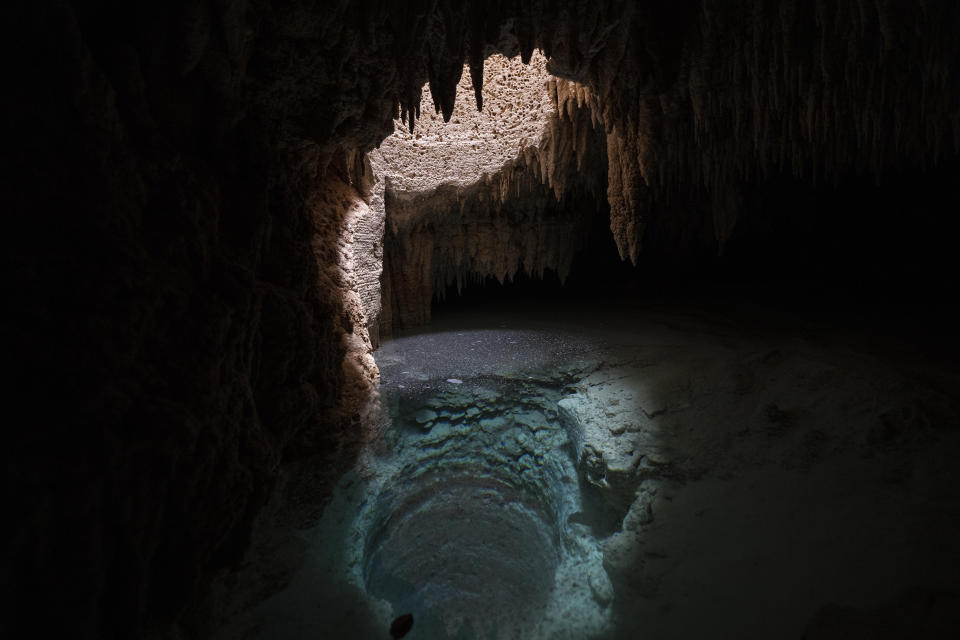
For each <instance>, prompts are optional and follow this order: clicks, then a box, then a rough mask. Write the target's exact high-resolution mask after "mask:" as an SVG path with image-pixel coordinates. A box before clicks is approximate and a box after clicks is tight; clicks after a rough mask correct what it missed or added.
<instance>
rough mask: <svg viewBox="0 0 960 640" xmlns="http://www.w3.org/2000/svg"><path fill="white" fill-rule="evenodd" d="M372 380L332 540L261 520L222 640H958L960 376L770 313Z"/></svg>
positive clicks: (534, 315)
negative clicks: (375, 400) (402, 634)
mask: <svg viewBox="0 0 960 640" xmlns="http://www.w3.org/2000/svg"><path fill="white" fill-rule="evenodd" d="M375 357H376V359H377V362H378V365H379V367H380V369H381V374H382V385H381V393H380V401H381V403H382V404H383V412H382V414H381V419H380V420H379V421H378V423H377V424H376V425H370V426H369V427H370V430H371V433H372V434H373V435H372V436H371V441H370V443H369V445H368V447H367V449H366V451H365V453H364V454H363V455H362V456H361V460H360V461H359V463H358V465H357V467H356V469H354V470H353V471H351V472H350V473H348V474H347V476H346V477H344V479H342V481H341V483H340V485H339V487H338V489H337V491H336V493H335V495H334V498H333V500H332V501H331V502H330V503H329V504H327V506H326V508H325V509H324V512H323V515H322V517H320V518H319V519H318V520H317V521H316V522H312V523H309V526H307V525H305V524H302V523H301V524H300V525H298V526H294V527H291V526H289V525H281V524H279V522H280V519H277V520H276V521H274V522H270V521H269V519H268V521H265V522H262V523H261V526H260V528H259V531H258V533H257V537H258V540H259V544H257V545H254V549H258V550H259V551H257V552H256V553H257V554H259V556H258V557H256V558H252V559H251V560H250V562H249V563H248V565H249V566H248V569H247V573H246V574H244V573H241V574H239V575H240V576H241V577H240V578H238V582H237V584H236V586H234V587H233V589H234V591H233V594H234V595H232V596H229V597H226V598H225V601H228V602H231V603H232V604H231V605H229V606H228V607H226V608H227V609H228V610H230V617H231V621H230V622H229V623H224V625H223V627H222V629H221V634H220V637H224V638H226V637H250V638H253V637H263V638H294V637H297V638H302V637H348V636H350V637H371V638H376V637H387V635H388V634H387V632H386V629H387V628H388V627H389V623H390V620H392V618H393V617H394V616H396V615H400V614H401V613H406V612H408V611H412V612H414V615H415V618H416V619H417V620H419V621H420V622H419V624H417V623H415V625H414V627H413V630H412V631H411V632H410V634H409V635H408V636H406V637H408V638H439V637H530V638H564V637H566V638H588V637H596V638H656V639H659V638H703V637H739V638H800V637H807V638H829V637H904V636H908V635H915V634H918V633H919V634H921V635H925V636H926V637H952V636H951V634H950V633H949V631H950V630H951V629H953V628H955V625H956V624H957V622H958V621H957V619H956V617H957V615H958V614H957V610H958V609H960V607H958V603H960V600H958V596H957V594H958V593H960V571H958V568H960V491H958V487H960V484H958V479H960V478H958V473H960V471H958V466H957V464H956V460H957V459H958V454H960V376H958V375H957V372H956V371H955V370H954V369H952V368H951V367H949V366H945V365H944V363H943V362H940V363H937V362H935V361H933V360H931V359H929V358H927V357H924V356H920V355H918V354H917V353H916V352H915V351H912V350H911V349H910V348H909V347H905V346H904V345H903V344H901V343H895V342H894V341H885V340H883V339H879V338H877V337H876V336H867V335H865V334H859V333H857V332H851V331H849V330H847V329H838V328H836V327H833V326H830V325H829V324H825V323H822V322H811V321H808V320H804V321H801V320H798V319H795V318H791V317H789V316H786V315H783V314H774V313H770V314H764V313H757V312H756V310H755V309H746V310H741V311H740V312H737V311H733V312H724V313H718V312H716V310H712V311H710V312H704V311H702V310H698V309H696V308H695V307H659V308H640V307H636V306H634V307H625V306H609V307H600V306H593V307H585V306H579V307H571V306H569V305H568V306H555V305H550V306H547V305H533V304H528V305H526V306H523V307H516V306H514V307H509V308H505V307H486V308H483V309H479V308H472V309H462V310H457V311H450V312H447V313H443V314H439V315H437V316H436V317H435V320H434V323H433V325H432V326H431V327H430V328H429V329H427V330H423V331H419V332H416V333H411V334H408V335H404V336H401V337H398V338H396V339H394V340H391V341H388V342H386V343H385V344H384V345H383V346H382V347H381V348H380V349H379V350H378V352H377V353H376V354H375ZM491 452H492V453H491ZM444 474H446V475H444ZM307 475H309V473H307ZM273 513H275V514H276V513H277V510H276V509H274V510H273ZM498 514H500V515H498ZM511 536H512V537H511ZM458 545H459V546H458ZM543 549H546V551H543ZM264 566H270V567H272V573H271V570H269V569H264V568H263V567H264ZM257 567H260V568H257ZM281 574H283V576H284V577H283V578H280V577H277V576H278V575H281ZM438 574H439V575H440V576H442V578H438V577H437V576H438ZM244 576H246V577H244ZM271 576H272V577H271ZM245 580H257V581H259V586H258V587H257V588H256V589H251V588H249V587H248V586H245V582H244V581H245ZM471 580H473V582H471ZM264 583H267V584H273V585H274V587H273V588H272V590H273V591H275V593H272V594H271V593H269V592H270V591H271V589H270V588H267V587H264ZM511 585H512V586H514V587H515V586H517V585H521V587H522V588H521V587H518V588H517V589H516V592H514V591H510V588H511ZM254 591H256V592H257V593H258V594H259V595H251V593H253V592H254ZM467 592H469V593H468V594H467V595H464V594H465V593H467ZM238 593H242V594H244V595H242V596H238V595H236V594H238ZM438 594H440V595H438ZM504 594H506V595H504ZM508 596H509V597H508ZM524 598H526V599H524ZM237 603H240V604H237ZM510 603H519V604H515V606H514V608H515V609H518V610H517V611H513V610H512V609H511V608H510ZM524 607H530V608H532V609H533V610H534V611H533V614H532V615H531V616H530V617H528V618H524V617H523V615H522V609H523V608H524ZM462 611H469V612H470V613H469V614H463V615H464V616H465V617H458V618H457V620H456V623H455V624H453V623H450V619H451V617H457V616H458V615H459V614H458V612H462ZM498 612H499V613H498ZM498 615H502V616H504V617H507V616H509V617H510V621H509V622H503V623H502V624H501V621H499V620H498V619H497V617H498ZM445 616H446V619H444V617H445ZM484 621H485V622H484ZM491 621H494V622H491ZM445 623H446V624H445ZM485 624H486V626H484V625H485ZM471 633H472V635H471ZM838 634H839V635H838Z"/></svg>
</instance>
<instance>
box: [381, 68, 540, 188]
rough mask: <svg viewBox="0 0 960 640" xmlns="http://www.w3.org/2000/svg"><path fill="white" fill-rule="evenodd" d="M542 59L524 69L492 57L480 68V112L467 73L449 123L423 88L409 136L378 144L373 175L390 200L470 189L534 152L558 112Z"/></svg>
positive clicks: (403, 131)
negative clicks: (381, 177)
mask: <svg viewBox="0 0 960 640" xmlns="http://www.w3.org/2000/svg"><path fill="white" fill-rule="evenodd" d="M546 66H547V61H546V58H544V56H543V54H542V53H540V52H539V51H535V52H534V54H533V57H532V58H531V59H530V62H529V64H524V63H523V62H522V61H521V60H520V56H515V57H513V58H507V57H504V56H503V55H500V54H494V55H492V56H490V57H488V58H487V59H486V60H484V62H483V77H484V82H483V88H482V92H483V111H478V110H477V108H476V105H475V103H474V100H473V93H474V87H473V84H472V81H471V79H470V70H469V67H466V66H464V73H463V76H462V77H461V79H460V82H459V83H458V84H457V93H456V98H457V102H456V104H455V106H454V108H453V114H452V115H451V117H450V119H449V121H447V122H445V121H444V115H443V114H442V113H436V112H434V106H433V96H432V95H431V94H430V87H429V85H426V86H424V91H423V98H422V99H421V102H420V118H419V119H418V120H416V123H415V125H414V131H413V133H410V131H409V129H408V128H407V127H406V125H405V124H404V123H403V122H401V121H399V120H398V121H397V128H396V130H395V131H394V132H393V134H391V135H390V136H389V137H387V139H386V140H384V141H383V142H382V143H380V148H379V150H380V156H381V157H382V160H381V161H379V162H378V163H377V165H378V166H377V169H378V171H380V172H382V173H383V175H384V177H385V179H386V180H387V188H388V189H389V190H390V191H391V193H393V194H394V197H395V198H402V199H408V198H415V197H416V196H418V195H420V196H422V195H426V194H428V193H430V192H431V191H433V190H434V189H436V188H437V187H439V186H441V185H448V186H453V187H461V188H463V187H469V186H471V185H473V184H474V183H476V182H480V181H481V180H483V178H484V176H485V174H486V175H490V176H492V175H494V174H496V173H497V172H499V171H500V170H501V169H502V168H503V167H504V166H506V165H509V164H511V163H513V162H514V161H516V159H517V157H518V156H520V155H521V154H522V153H523V152H524V151H525V150H526V149H527V148H529V147H538V146H539V145H540V142H541V140H542V139H543V137H544V134H545V133H546V132H547V127H548V125H549V122H550V119H551V116H552V115H553V114H554V113H555V112H556V108H555V105H554V104H553V101H551V99H550V96H549V95H548V93H547V83H548V81H549V79H550V76H549V75H548V74H547V70H546Z"/></svg>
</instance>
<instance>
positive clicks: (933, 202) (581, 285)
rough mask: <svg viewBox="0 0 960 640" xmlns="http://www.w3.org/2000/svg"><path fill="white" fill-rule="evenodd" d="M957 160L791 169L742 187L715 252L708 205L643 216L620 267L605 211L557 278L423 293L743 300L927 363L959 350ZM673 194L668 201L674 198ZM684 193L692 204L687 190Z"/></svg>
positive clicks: (465, 301) (464, 303)
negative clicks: (885, 170)
mask: <svg viewBox="0 0 960 640" xmlns="http://www.w3.org/2000/svg"><path fill="white" fill-rule="evenodd" d="M957 177H960V157H956V156H954V157H951V158H949V159H947V160H945V161H943V162H942V163H941V165H940V166H939V167H937V168H935V169H931V170H927V171H920V170H919V169H912V170H902V171H899V172H896V173H893V174H891V175H890V176H889V177H887V178H885V179H884V180H883V182H882V183H880V184H877V183H876V181H875V180H874V179H873V178H872V177H869V176H856V175H853V176H847V177H846V178H844V179H842V180H840V181H838V183H837V184H836V185H825V184H820V185H811V184H810V183H809V182H805V181H802V180H799V179H797V178H794V177H791V176H779V177H774V178H771V179H768V180H765V181H763V182H759V183H756V184H751V185H746V186H744V194H745V195H744V196H743V201H742V209H741V210H740V213H739V217H738V221H737V224H736V226H735V228H734V231H733V234H732V236H731V238H730V239H729V240H728V242H727V243H726V246H725V247H724V251H723V253H722V255H721V254H720V253H719V252H718V251H717V244H716V241H715V239H714V238H713V232H712V223H711V222H710V220H709V215H710V214H709V210H708V209H707V208H705V207H704V208H702V209H701V210H699V211H696V210H694V211H687V212H686V213H683V214H681V213H676V212H674V211H672V210H671V209H670V207H669V206H668V205H664V209H663V210H661V211H655V212H652V214H651V216H650V219H649V222H648V227H647V232H646V235H645V240H644V251H643V252H642V253H641V255H640V259H639V261H638V264H637V265H636V266H634V265H631V264H630V263H629V261H626V262H624V261H622V260H621V259H620V256H619V253H618V251H617V248H616V245H615V243H614V241H613V237H612V235H611V233H610V231H609V219H608V215H609V213H608V210H607V209H606V207H603V208H602V211H599V212H598V213H597V214H596V215H595V216H594V219H593V221H592V226H591V231H590V235H589V238H588V240H587V242H586V246H585V247H584V248H583V249H582V250H581V251H580V253H579V254H578V255H577V256H576V258H575V259H574V261H573V265H572V269H571V272H570V274H569V276H568V278H567V279H566V281H565V282H563V283H561V281H560V279H559V277H558V276H557V274H556V273H555V272H553V271H547V272H546V273H545V274H544V277H543V278H536V277H532V276H530V275H527V274H525V273H521V274H519V275H517V276H516V277H515V278H513V279H512V280H510V281H507V282H505V283H502V284H501V283H499V282H498V281H497V280H496V279H494V278H486V279H485V280H484V281H483V282H482V283H474V284H470V285H468V286H466V287H464V288H463V289H462V291H461V292H460V293H459V295H458V294H457V291H456V289H455V288H451V289H448V290H447V291H446V292H445V295H444V297H443V299H442V300H438V299H436V298H435V299H434V301H433V314H434V316H435V317H436V316H438V315H440V316H442V315H443V313H444V312H445V311H446V310H457V309H462V308H472V307H483V306H486V305H489V304H501V303H502V304H510V305H514V304H516V305H519V306H521V307H522V306H530V305H533V306H539V305H542V304H546V303H550V302H560V301H570V302H575V303H577V304H583V305H593V304H608V303H618V304H639V305H643V306H648V305H650V304H659V303H666V304H670V305H675V304H681V305H688V306H691V307H695V308H697V309H698V310H699V311H701V312H706V313H720V314H722V313H726V312H729V310H730V309H732V308H736V309H738V310H742V309H744V308H745V307H747V308H748V307H751V306H755V307H757V308H758V310H761V311H773V312H776V313H781V314H787V315H789V316H795V317H797V318H798V319H801V320H806V321H814V322H817V323H826V324H829V325H833V326H836V327H838V328H840V329H843V330H848V331H856V332H864V333H866V334H869V335H876V336H877V337H879V338H883V339H894V340H897V341H900V342H902V343H903V344H904V345H905V346H906V347H907V348H911V349H917V350H919V351H921V352H922V353H923V354H924V355H928V356H931V357H935V358H939V359H956V358H957V357H960V341H958V338H957V336H956V335H955V329H954V328H955V327H956V326H957V325H958V324H960V303H958V300H960V296H958V293H960V281H958V276H957V274H958V273H960V264H958V258H957V252H956V238H957V237H958V232H960V216H958V215H951V214H950V212H955V211H960V191H958V190H957V189H956V186H955V185H956V178H957ZM678 197H679V196H678ZM692 201H696V198H692ZM674 215H677V216H686V217H687V218H689V217H690V216H700V217H702V218H703V221H704V222H703V225H702V226H704V225H705V226H704V229H701V230H700V231H698V232H688V233H687V235H686V236H685V237H680V236H678V235H677V234H676V233H675V232H674V231H675V229H674V227H676V228H683V229H687V230H689V229H691V228H694V227H695V226H696V225H691V224H690V223H689V220H686V221H683V222H682V224H677V222H676V221H671V219H670V217H671V216H674Z"/></svg>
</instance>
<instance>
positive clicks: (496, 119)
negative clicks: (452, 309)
mask: <svg viewBox="0 0 960 640" xmlns="http://www.w3.org/2000/svg"><path fill="white" fill-rule="evenodd" d="M543 62H544V60H543V58H542V56H541V55H540V53H539V52H536V51H535V52H534V57H533V58H532V63H531V64H532V68H530V69H526V68H525V67H524V66H523V63H522V62H521V61H520V58H519V56H517V57H516V58H514V59H507V58H503V57H499V58H497V59H493V60H491V59H488V61H487V63H488V64H487V68H486V71H487V75H493V74H492V73H491V72H496V75H494V79H493V81H492V82H489V83H487V84H485V85H484V87H483V95H484V96H486V97H485V99H484V104H485V105H486V109H487V110H488V111H489V112H491V113H488V114H487V115H486V116H482V115H473V114H467V113H462V112H458V111H455V112H454V115H453V118H454V120H453V122H454V124H455V126H453V127H451V128H450V130H449V131H448V130H447V129H446V128H441V125H438V120H439V117H433V118H432V119H429V120H427V122H426V126H424V123H423V121H421V125H418V127H423V129H424V132H423V133H422V134H421V133H419V132H420V128H416V129H415V134H409V133H407V132H405V131H404V130H403V129H402V128H401V127H402V123H400V122H399V121H398V122H397V131H396V132H395V133H394V135H393V136H391V137H390V138H388V139H387V141H386V142H385V143H384V145H383V146H382V147H381V150H380V153H381V154H382V156H379V155H375V158H377V159H376V160H375V162H374V167H375V169H376V170H377V172H378V174H382V176H383V179H384V181H385V182H386V207H385V216H386V219H387V224H386V227H387V229H386V231H387V232H386V238H385V246H386V249H385V250H386V254H387V257H386V258H385V260H384V262H385V264H384V278H383V282H384V297H383V300H384V302H383V305H384V306H390V313H389V315H388V316H386V317H385V318H384V321H383V322H381V327H380V331H382V332H384V334H385V335H386V334H389V333H391V332H392V331H393V329H394V328H405V327H412V326H418V325H422V324H425V323H427V322H428V321H429V320H430V304H431V300H432V299H433V298H434V296H439V297H443V296H444V295H445V293H446V290H447V289H448V288H454V287H455V288H456V291H457V292H459V290H460V289H461V288H462V287H463V286H464V285H465V284H467V283H470V282H482V281H483V280H484V278H486V277H492V278H496V280H497V281H499V282H501V283H503V282H504V281H508V280H510V279H511V278H513V277H515V276H517V275H518V274H520V273H523V274H526V275H530V276H534V277H538V278H542V277H543V276H544V273H545V271H546V270H548V269H549V270H551V271H553V272H555V273H556V274H557V275H558V276H559V278H560V280H561V281H563V280H565V279H566V277H567V274H568V273H569V271H570V266H571V263H572V262H573V259H574V257H575V256H576V254H577V253H578V251H579V250H580V249H581V248H582V247H583V246H584V244H585V242H586V239H587V235H588V233H589V231H590V229H591V224H592V217H593V216H594V215H598V213H599V214H600V215H602V211H603V209H602V207H601V205H599V204H598V202H597V200H598V198H600V197H602V192H603V184H604V180H605V164H606V162H605V158H604V150H605V148H604V143H603V139H604V137H603V133H602V132H601V131H600V130H599V129H598V128H597V127H596V126H595V125H596V124H597V122H596V120H595V119H593V118H592V117H591V115H590V114H589V112H588V111H587V110H586V109H580V108H579V107H577V106H576V104H575V103H576V100H575V99H574V100H567V99H566V97H561V96H560V95H559V92H560V91H561V89H559V88H558V86H559V85H558V82H557V80H556V79H555V78H552V77H549V76H547V75H546V73H545V71H544V69H543ZM465 77H466V76H465ZM573 86H574V85H571V84H569V83H567V84H565V85H562V90H569V89H570V88H571V87H573ZM470 91H471V88H470V86H469V83H467V82H466V81H461V83H460V85H459V86H458V93H457V95H458V96H459V99H460V102H461V103H463V102H464V97H465V96H464V94H469V92H470ZM428 102H429V99H428V98H424V107H426V106H427V103H428ZM561 105H562V106H563V108H558V107H559V106H561ZM438 138H442V140H438ZM464 146H466V147H468V149H467V150H466V151H464V152H460V151H459V148H460V147H464ZM381 157H382V160H381V159H380V158H381ZM434 166H440V167H443V169H442V170H439V171H433V170H432V168H433V167H434ZM598 209H600V211H599V212H598ZM386 320H389V322H387V321H386Z"/></svg>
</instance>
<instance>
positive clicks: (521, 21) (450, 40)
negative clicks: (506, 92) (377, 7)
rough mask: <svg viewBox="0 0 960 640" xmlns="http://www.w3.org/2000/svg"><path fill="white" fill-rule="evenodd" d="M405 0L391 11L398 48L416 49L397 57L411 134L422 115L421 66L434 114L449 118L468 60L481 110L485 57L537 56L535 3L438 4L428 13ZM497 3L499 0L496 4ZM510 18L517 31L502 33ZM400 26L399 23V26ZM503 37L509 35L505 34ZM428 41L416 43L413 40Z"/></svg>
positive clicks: (403, 113) (401, 102)
mask: <svg viewBox="0 0 960 640" xmlns="http://www.w3.org/2000/svg"><path fill="white" fill-rule="evenodd" d="M401 4H402V3H394V4H393V5H391V6H393V7H394V9H393V12H394V13H393V15H392V16H391V18H392V20H393V24H394V25H395V32H396V37H397V40H398V45H397V49H398V51H408V52H410V51H413V52H415V53H414V54H413V56H412V58H409V59H405V60H402V61H398V63H397V64H398V67H400V69H399V71H400V73H401V77H402V78H404V80H403V81H402V84H403V88H402V89H401V91H400V95H399V96H398V100H397V110H398V113H399V117H400V119H401V120H402V121H403V122H404V123H405V124H406V125H407V127H409V129H410V133H413V131H414V126H415V124H416V120H417V119H419V117H420V98H421V92H422V88H423V83H422V81H421V79H420V75H419V73H418V72H419V71H420V70H422V69H424V68H425V69H426V71H427V82H428V84H429V86H430V93H431V95H432V96H433V106H434V109H435V110H436V113H442V114H443V119H444V121H446V122H449V121H450V118H451V116H452V115H453V106H454V102H455V100H456V93H457V83H459V82H460V78H461V76H462V74H463V61H464V60H466V61H467V64H468V67H469V69H470V79H471V81H472V82H473V92H474V100H475V101H476V105H477V110H478V111H483V93H482V92H483V61H484V59H486V57H487V56H488V55H489V54H490V53H491V52H493V51H500V52H502V53H504V54H507V55H510V56H512V55H516V52H519V53H520V56H521V58H522V60H523V62H524V64H527V63H529V62H530V58H531V56H532V55H533V50H534V48H535V45H534V42H535V38H534V31H535V24H534V19H533V15H534V13H535V12H534V11H533V9H532V7H531V6H529V5H530V4H531V3H522V4H523V5H524V6H523V7H522V8H521V9H520V10H519V13H517V14H516V15H514V14H513V13H512V12H510V11H507V10H506V8H505V7H499V6H490V5H489V4H488V3H485V2H469V3H465V2H447V1H441V2H437V3H434V5H435V6H433V10H432V11H430V12H429V13H425V14H424V13H416V12H410V11H409V8H408V7H403V8H401V7H400V5H401ZM495 4H496V3H495ZM508 21H509V22H510V23H511V24H512V26H513V30H512V32H511V33H509V34H506V36H505V34H504V33H503V29H502V27H503V25H504V23H505V22H508ZM398 25H399V26H398ZM504 36H505V37H504ZM417 42H424V43H425V44H424V46H422V47H417V46H416V45H415V44H414V43H417Z"/></svg>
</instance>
